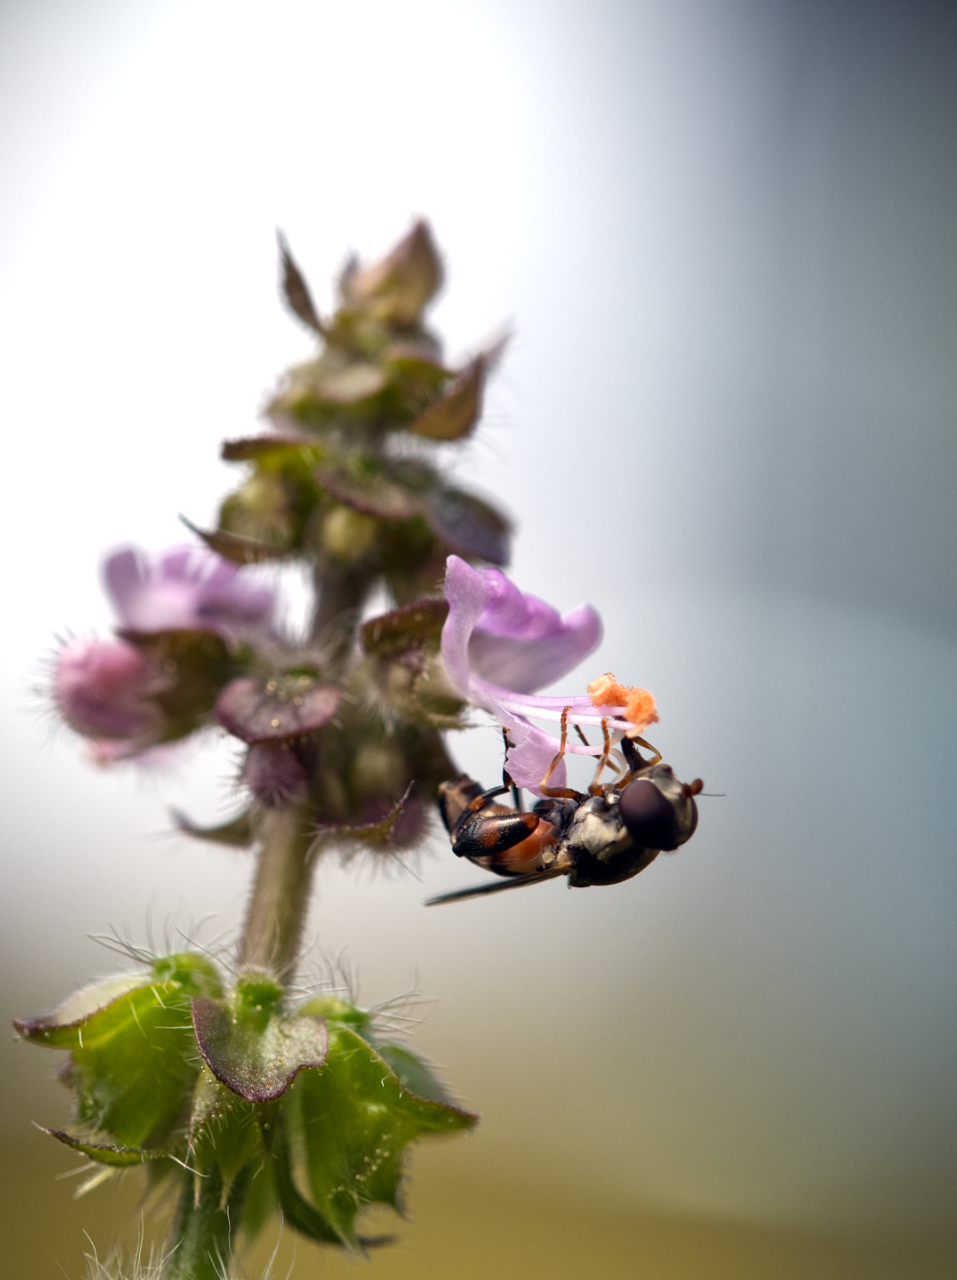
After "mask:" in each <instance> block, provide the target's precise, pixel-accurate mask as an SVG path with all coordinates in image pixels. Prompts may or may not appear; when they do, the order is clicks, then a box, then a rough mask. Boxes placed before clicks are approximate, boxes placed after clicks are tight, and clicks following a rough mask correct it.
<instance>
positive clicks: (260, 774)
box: [243, 742, 309, 806]
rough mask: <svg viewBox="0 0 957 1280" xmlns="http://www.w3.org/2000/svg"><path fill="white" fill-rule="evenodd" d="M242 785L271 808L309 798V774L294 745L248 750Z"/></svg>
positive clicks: (258, 744) (260, 744) (262, 745)
mask: <svg viewBox="0 0 957 1280" xmlns="http://www.w3.org/2000/svg"><path fill="white" fill-rule="evenodd" d="M243 781H244V782H245V783H246V785H247V786H248V787H249V789H250V791H251V792H252V793H253V795H254V796H255V797H256V799H257V800H261V801H262V802H263V804H266V805H270V806H279V805H284V804H299V803H302V802H303V801H305V800H306V799H308V797H309V772H308V770H307V769H306V766H305V765H304V764H303V762H302V760H301V759H300V758H299V753H298V752H297V750H296V747H295V744H293V743H291V742H256V743H254V744H253V745H252V746H251V747H250V748H249V755H248V756H247V757H246V764H245V767H244V769H243Z"/></svg>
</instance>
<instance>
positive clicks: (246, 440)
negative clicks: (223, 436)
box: [219, 431, 320, 470]
mask: <svg viewBox="0 0 957 1280" xmlns="http://www.w3.org/2000/svg"><path fill="white" fill-rule="evenodd" d="M219 456H220V457H221V458H222V459H223V461H224V462H263V461H267V462H269V463H272V462H278V463H279V464H280V467H279V469H283V470H284V469H285V466H284V465H283V464H289V463H293V464H296V465H297V469H298V467H308V466H311V465H313V464H314V463H315V462H317V461H318V459H319V457H320V450H319V449H317V448H316V445H315V443H314V442H313V441H311V440H309V439H308V437H307V436H300V435H294V434H293V433H292V432H286V433H285V434H283V433H282V432H279V431H276V432H272V433H270V434H269V435H265V436H242V437H240V438H239V439H237V440H225V441H223V446H222V448H221V450H220V455H219Z"/></svg>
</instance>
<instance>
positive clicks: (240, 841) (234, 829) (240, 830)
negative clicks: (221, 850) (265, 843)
mask: <svg viewBox="0 0 957 1280" xmlns="http://www.w3.org/2000/svg"><path fill="white" fill-rule="evenodd" d="M251 812H252V810H251V809H246V810H245V811H244V812H243V813H241V814H239V815H238V816H237V817H235V818H231V819H230V820H229V821H228V822H223V823H221V824H220V825H219V826H216V827H200V826H197V824H196V823H195V822H193V821H192V820H191V819H190V818H188V817H187V816H186V814H185V813H181V812H180V810H179V809H172V810H171V813H172V816H173V821H174V822H175V823H176V825H177V827H178V828H179V830H180V831H182V833H183V834H184V835H187V836H193V838H194V839H196V840H209V841H210V842H211V843H212V844H226V845H231V846H232V847H233V848H235V849H248V848H249V846H250V845H251V844H252V842H253V839H254V836H253V829H252V823H251V822H250V814H251Z"/></svg>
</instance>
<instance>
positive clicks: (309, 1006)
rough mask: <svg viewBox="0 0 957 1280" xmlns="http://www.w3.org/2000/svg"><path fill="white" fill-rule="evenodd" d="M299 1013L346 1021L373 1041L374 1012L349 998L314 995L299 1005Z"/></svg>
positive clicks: (329, 1019) (335, 1020)
mask: <svg viewBox="0 0 957 1280" xmlns="http://www.w3.org/2000/svg"><path fill="white" fill-rule="evenodd" d="M296 1012H297V1013H308V1014H312V1016H313V1017H315V1018H325V1020H326V1021H327V1022H344V1023H346V1025H347V1026H350V1027H352V1029H353V1030H354V1031H358V1033H359V1034H360V1035H361V1036H363V1037H364V1038H365V1039H366V1040H370V1041H371V1032H372V1014H371V1013H369V1011H368V1010H367V1009H358V1008H356V1006H355V1005H354V1004H349V1002H348V1001H347V1000H342V999H340V997H339V996H334V995H331V994H326V995H321V996H312V997H311V998H310V999H309V1000H307V1001H306V1002H305V1004H302V1005H300V1006H299V1008H298V1009H297V1010H296Z"/></svg>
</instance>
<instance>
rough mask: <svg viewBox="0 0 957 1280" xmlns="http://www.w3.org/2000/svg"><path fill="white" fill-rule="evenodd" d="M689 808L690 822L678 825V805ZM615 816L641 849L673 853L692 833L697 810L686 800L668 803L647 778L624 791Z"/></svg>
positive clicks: (669, 801)
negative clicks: (617, 816)
mask: <svg viewBox="0 0 957 1280" xmlns="http://www.w3.org/2000/svg"><path fill="white" fill-rule="evenodd" d="M679 804H680V805H681V807H682V808H684V805H685V804H687V805H689V806H690V815H689V816H690V819H691V820H690V822H688V821H687V820H686V821H684V822H683V821H682V816H683V815H682V814H680V813H679V810H678V805H679ZM618 812H619V813H620V815H621V820H622V822H623V823H624V824H625V827H626V829H627V831H628V834H629V835H630V836H631V838H632V840H634V842H635V844H637V845H639V846H640V847H641V848H642V849H664V850H665V851H667V850H670V849H677V848H678V846H679V845H681V844H684V842H685V841H686V840H688V839H689V838H690V837H691V835H692V834H693V833H694V829H695V827H696V826H697V825H698V809H697V806H696V805H695V802H694V800H692V799H691V798H690V797H689V798H688V799H687V800H686V799H685V798H684V797H683V796H682V797H681V799H680V800H669V799H668V797H667V796H665V795H663V794H662V792H661V791H660V790H659V789H658V787H656V786H655V784H654V783H653V782H650V781H649V780H648V779H647V778H639V779H638V780H637V781H636V782H631V783H629V784H628V786H627V787H625V789H624V791H623V792H622V793H621V796H620V798H619V801H618Z"/></svg>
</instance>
